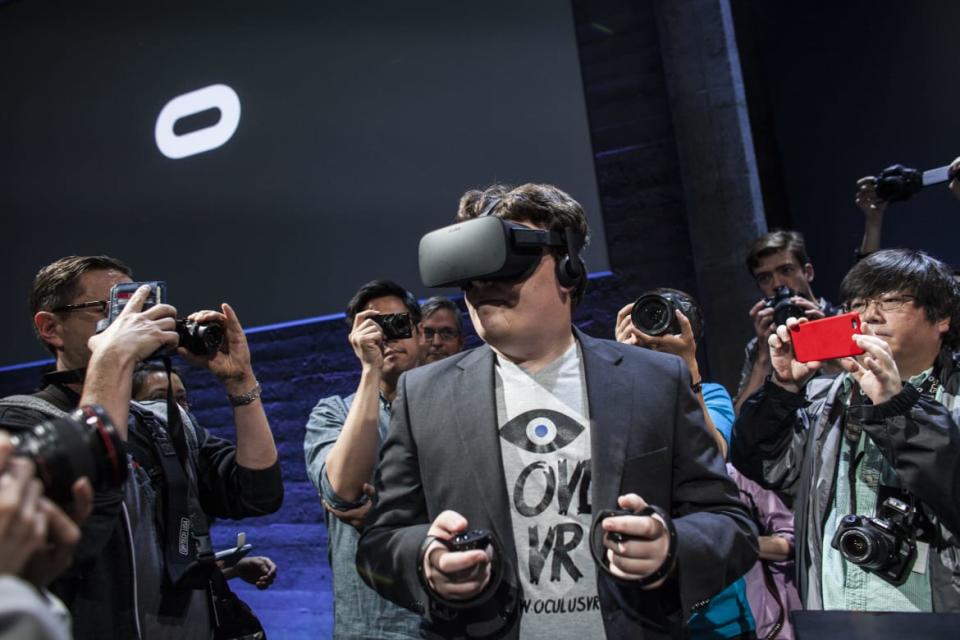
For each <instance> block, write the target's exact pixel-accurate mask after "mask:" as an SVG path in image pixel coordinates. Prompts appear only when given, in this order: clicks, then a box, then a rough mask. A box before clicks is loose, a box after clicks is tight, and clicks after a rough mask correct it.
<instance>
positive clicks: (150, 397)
mask: <svg viewBox="0 0 960 640" xmlns="http://www.w3.org/2000/svg"><path fill="white" fill-rule="evenodd" d="M171 385H172V386H173V399H174V401H175V402H176V403H177V404H178V405H180V407H181V408H182V409H183V410H184V411H190V403H189V401H188V399H187V388H186V386H184V384H183V377H182V376H181V375H180V372H179V371H177V370H176V369H172V370H171V371H170V372H169V373H168V372H167V368H166V366H164V365H163V364H161V363H159V362H152V361H151V362H141V363H140V364H138V365H137V368H136V369H134V371H133V390H132V393H133V399H134V400H136V401H137V402H140V403H144V402H166V400H167V390H168V389H169V388H170V386H171ZM217 564H218V565H220V564H221V562H220V561H218V562H217ZM223 576H224V578H226V579H227V580H232V579H234V578H240V579H241V580H243V581H244V582H247V583H249V584H252V585H254V586H255V587H257V588H258V589H266V588H268V587H269V586H270V585H271V584H273V581H274V580H276V578H277V565H276V564H275V563H274V562H273V560H271V559H270V558H267V557H266V556H245V557H243V558H241V559H240V560H239V561H237V563H236V564H234V565H233V566H232V567H229V568H227V569H223Z"/></svg>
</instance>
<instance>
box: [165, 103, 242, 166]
mask: <svg viewBox="0 0 960 640" xmlns="http://www.w3.org/2000/svg"><path fill="white" fill-rule="evenodd" d="M210 109H217V110H219V111H220V120H219V121H217V123H216V124H214V125H211V126H209V127H204V128H203V129H197V130H196V131H191V132H189V133H185V134H183V135H177V134H176V133H174V131H173V127H174V125H175V124H176V123H177V121H178V120H180V119H182V118H186V117H187V116H192V115H194V114H197V113H201V112H203V111H209V110H210ZM238 124H240V98H239V97H238V96H237V92H236V91H234V90H233V89H231V88H230V87H228V86H227V85H225V84H212V85H210V86H209V87H204V88H202V89H197V90H196V91H191V92H190V93H184V94H183V95H179V96H177V97H176V98H174V99H173V100H171V101H170V102H168V103H167V104H166V105H164V107H163V109H161V110H160V115H159V116H157V125H156V127H154V130H153V135H154V138H155V139H156V141H157V148H158V149H160V153H162V154H163V155H165V156H167V157H168V158H170V159H172V160H179V159H180V158H186V157H188V156H194V155H196V154H198V153H203V152H205V151H212V150H214V149H216V148H217V147H220V146H223V145H224V144H225V143H226V142H227V140H229V139H230V138H232V137H233V134H234V132H235V131H236V130H237V125H238Z"/></svg>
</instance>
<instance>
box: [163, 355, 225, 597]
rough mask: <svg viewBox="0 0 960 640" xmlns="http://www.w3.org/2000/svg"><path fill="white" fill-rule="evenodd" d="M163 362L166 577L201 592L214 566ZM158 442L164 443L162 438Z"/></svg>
mask: <svg viewBox="0 0 960 640" xmlns="http://www.w3.org/2000/svg"><path fill="white" fill-rule="evenodd" d="M163 362H164V367H165V368H166V370H167V382H168V384H167V429H168V431H169V433H170V439H169V441H166V447H167V450H166V452H165V453H163V451H164V447H163V446H162V445H161V446H160V449H161V452H162V455H161V456H160V458H161V460H160V464H161V465H162V467H163V472H164V476H165V477H166V481H167V482H166V485H167V492H166V495H167V500H166V544H165V545H164V555H165V558H166V564H167V576H168V577H169V579H170V582H171V583H173V584H174V585H176V586H178V587H182V588H186V589H202V588H205V587H206V586H207V582H208V580H209V577H210V571H211V570H212V568H213V566H214V562H215V559H214V552H213V544H212V542H211V540H210V530H209V526H208V524H207V519H206V516H205V515H204V513H203V509H202V508H201V506H200V496H199V495H198V493H197V478H196V472H195V470H194V468H193V465H192V464H191V463H190V447H189V445H188V443H187V437H186V432H185V428H184V424H183V419H182V418H181V417H180V406H179V405H178V404H177V403H176V401H175V400H174V397H173V384H172V379H171V378H172V373H173V367H172V364H171V362H170V358H169V357H167V356H164V358H163ZM161 431H162V430H161V429H158V430H157V432H161ZM160 438H161V439H163V440H165V438H164V437H163V436H160ZM158 444H159V443H158ZM171 445H172V450H171ZM171 453H173V455H170V454H171Z"/></svg>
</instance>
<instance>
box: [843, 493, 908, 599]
mask: <svg viewBox="0 0 960 640" xmlns="http://www.w3.org/2000/svg"><path fill="white" fill-rule="evenodd" d="M916 519H917V517H916V511H915V510H914V509H913V507H911V506H910V505H908V504H907V503H906V502H904V501H902V500H899V499H897V498H894V497H890V498H887V499H886V500H884V501H883V504H882V505H880V508H879V509H878V510H877V515H876V516H874V517H872V518H871V517H867V516H859V515H856V514H851V515H846V516H844V517H843V518H841V519H840V524H839V525H838V526H837V532H836V533H835V534H834V536H833V542H831V543H830V544H831V545H832V546H833V548H834V549H837V550H838V551H840V553H841V554H842V555H843V557H844V558H845V559H846V560H847V561H848V562H851V563H853V564H855V565H857V566H859V567H860V568H861V569H863V570H864V571H869V572H871V573H875V574H877V575H878V576H880V577H881V578H883V579H884V580H886V581H887V582H889V583H890V584H892V585H895V586H899V585H902V584H903V583H904V582H906V580H907V577H908V576H909V575H910V569H911V568H912V567H913V563H914V562H915V561H916V559H917V544H916V540H915V535H914V534H915V531H916Z"/></svg>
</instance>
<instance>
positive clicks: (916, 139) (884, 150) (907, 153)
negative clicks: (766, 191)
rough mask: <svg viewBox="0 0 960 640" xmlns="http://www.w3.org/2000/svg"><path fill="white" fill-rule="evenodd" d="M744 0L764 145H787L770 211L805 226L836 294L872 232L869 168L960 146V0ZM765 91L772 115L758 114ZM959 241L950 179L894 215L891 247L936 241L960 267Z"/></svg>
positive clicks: (959, 210)
mask: <svg viewBox="0 0 960 640" xmlns="http://www.w3.org/2000/svg"><path fill="white" fill-rule="evenodd" d="M736 7H737V9H738V12H739V15H738V18H745V19H738V20H737V25H736V26H737V30H738V33H737V39H738V42H739V43H740V50H741V59H742V60H743V64H744V66H745V70H746V72H747V79H748V83H747V89H748V95H749V97H750V100H751V118H752V119H753V126H754V139H755V143H756V145H757V147H758V150H759V152H760V153H761V154H762V153H763V152H764V150H767V151H769V150H770V149H775V154H778V156H779V157H778V158H777V162H778V163H779V167H778V168H777V173H779V176H775V177H776V179H779V180H780V181H782V187H783V189H782V191H783V193H784V194H785V198H784V199H782V200H781V201H776V200H775V201H773V202H771V201H770V200H767V201H766V202H765V204H766V206H767V214H768V220H770V221H771V222H772V223H773V224H780V225H784V226H792V227H793V228H796V229H798V230H800V231H802V232H803V233H804V235H805V236H806V239H807V249H808V251H809V253H810V257H811V259H812V260H813V263H814V265H815V266H816V273H817V278H816V280H815V282H814V286H813V289H814V292H815V293H817V294H818V295H825V296H827V297H829V298H830V299H832V300H836V298H835V296H836V295H837V291H838V289H839V284H840V280H841V279H842V277H843V276H844V275H845V274H846V272H847V271H848V270H849V269H850V267H851V266H852V265H853V260H854V258H853V252H854V249H856V248H857V247H858V246H859V244H860V240H861V238H862V236H863V214H862V213H861V212H860V210H859V209H858V208H857V207H856V206H855V205H854V196H855V194H856V181H857V179H858V178H860V177H861V176H865V175H871V174H875V173H876V172H878V171H880V170H881V169H883V168H884V167H887V166H889V165H892V164H894V163H902V164H905V165H907V166H910V167H915V168H918V169H924V170H925V169H932V168H934V167H939V166H943V165H946V164H949V163H950V162H951V161H952V160H953V159H954V158H956V157H957V156H960V118H958V116H957V113H958V105H960V83H958V82H957V80H956V78H957V77H958V74H960V38H958V37H957V27H958V25H960V3H956V2H941V1H940V0H917V1H915V2H900V1H897V0H849V1H847V2H836V1H833V0H808V1H807V2H768V1H766V0H738V1H737V2H736ZM751 65H757V66H755V67H753V66H751ZM751 70H756V74H755V75H754V76H753V77H752V78H751V76H750V72H751ZM751 80H752V82H751ZM754 101H761V102H762V105H761V106H763V107H765V109H766V110H767V117H768V118H769V120H768V121H766V122H764V121H762V120H761V119H758V118H757V117H756V116H757V112H756V109H755V108H754V107H755V106H756V105H755V104H753V103H754ZM771 136H772V138H771ZM760 159H761V161H763V160H764V158H763V157H762V156H761V158H760ZM765 186H769V185H765ZM958 240H960V202H958V201H957V200H956V199H955V198H953V197H952V196H951V195H950V193H949V192H948V191H947V188H946V186H945V185H939V186H931V187H929V188H927V189H924V190H923V191H922V192H920V193H919V194H917V195H915V196H914V197H913V198H912V199H910V200H909V201H907V202H900V203H894V204H891V205H890V206H889V208H888V209H887V213H886V214H885V220H884V227H883V246H884V247H888V248H889V247H910V248H918V249H924V250H926V251H928V252H930V253H932V254H934V255H936V256H937V257H939V258H941V259H943V260H945V261H947V262H949V263H951V264H953V265H954V266H960V242H958Z"/></svg>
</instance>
